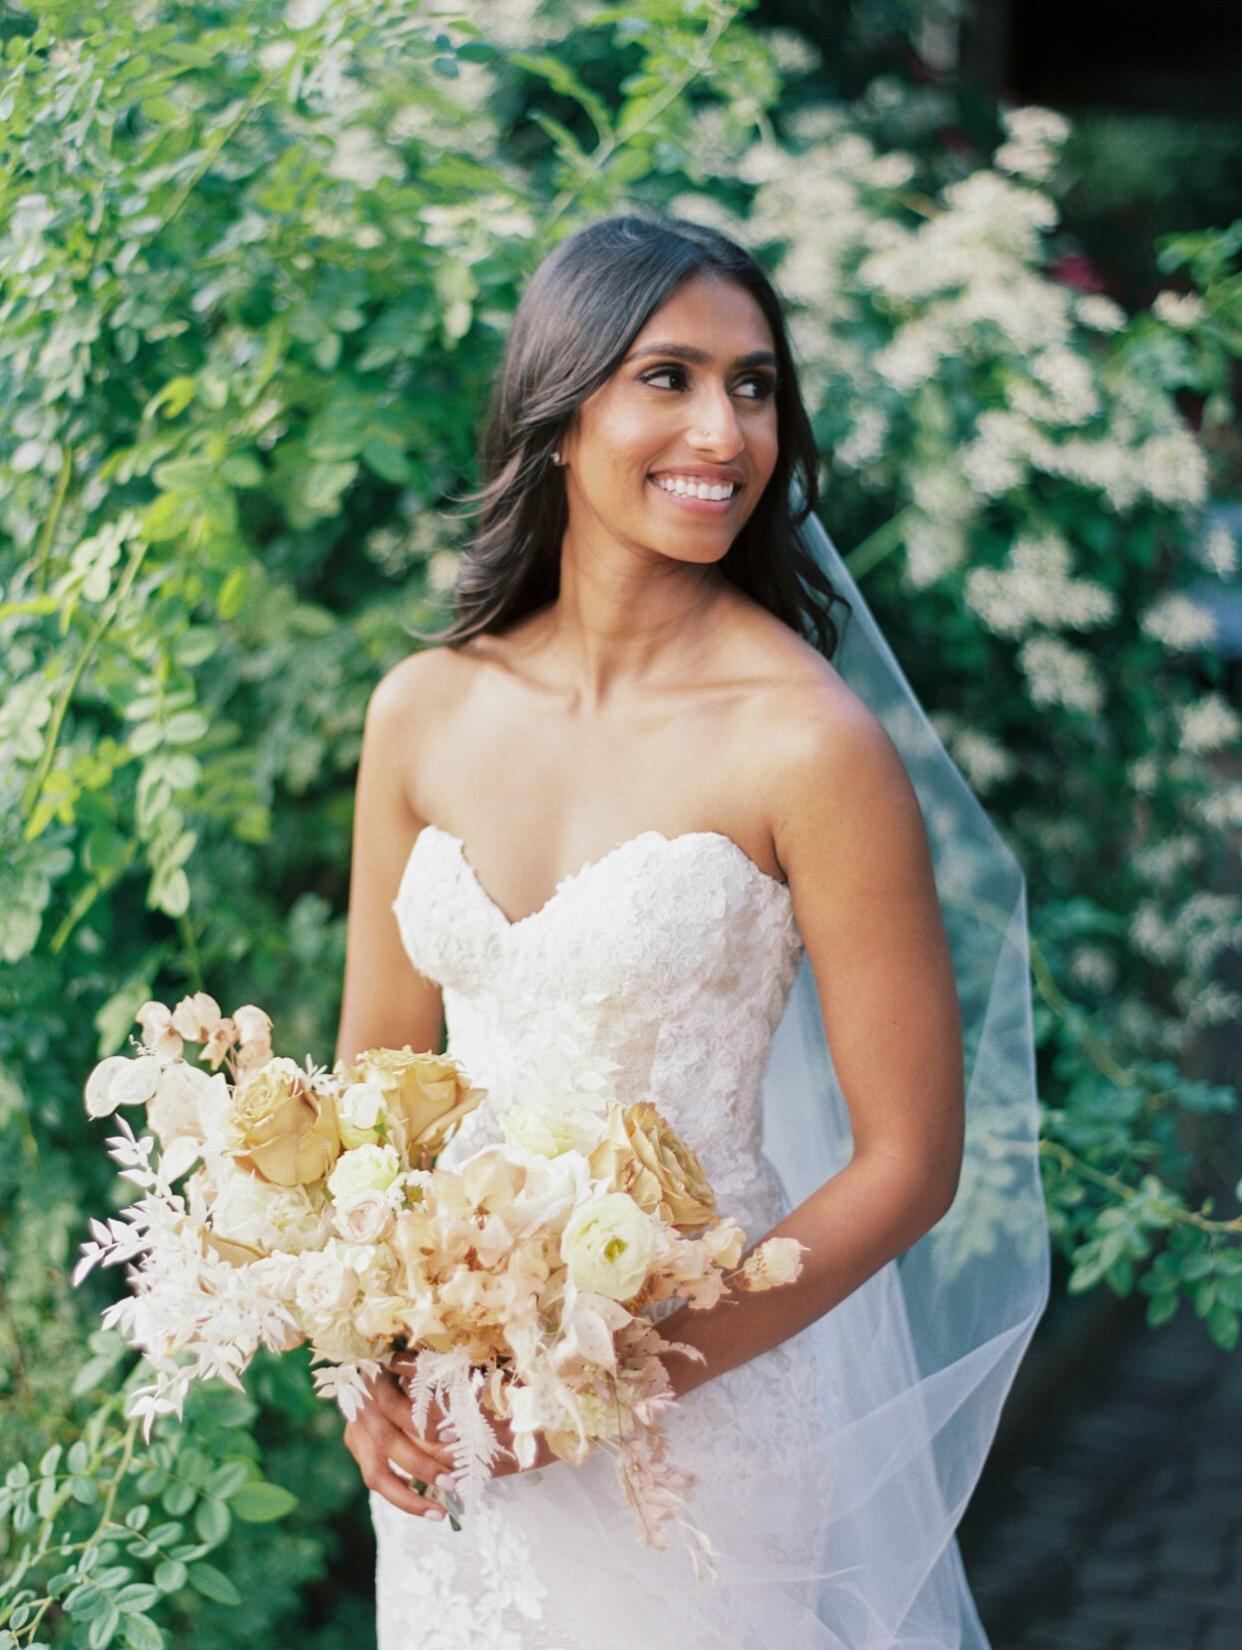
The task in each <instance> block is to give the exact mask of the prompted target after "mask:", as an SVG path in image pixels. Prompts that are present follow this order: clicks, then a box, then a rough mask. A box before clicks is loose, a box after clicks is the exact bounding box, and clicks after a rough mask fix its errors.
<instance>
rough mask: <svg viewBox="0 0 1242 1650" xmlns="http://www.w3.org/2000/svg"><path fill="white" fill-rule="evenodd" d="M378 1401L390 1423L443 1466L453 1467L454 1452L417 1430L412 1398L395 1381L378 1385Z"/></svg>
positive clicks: (447, 1446)
mask: <svg viewBox="0 0 1242 1650" xmlns="http://www.w3.org/2000/svg"><path fill="white" fill-rule="evenodd" d="M376 1403H377V1404H378V1406H379V1408H380V1410H381V1411H382V1413H383V1415H384V1418H385V1420H387V1421H388V1422H389V1424H390V1425H392V1426H394V1427H396V1428H397V1430H398V1431H399V1432H401V1433H402V1434H403V1435H404V1436H405V1437H406V1438H409V1439H411V1440H412V1441H413V1442H414V1444H415V1445H416V1447H417V1448H419V1449H421V1450H423V1451H424V1452H425V1453H427V1454H428V1455H433V1456H434V1457H435V1458H436V1460H437V1462H438V1463H439V1465H440V1466H441V1467H451V1466H452V1465H453V1464H454V1463H453V1452H452V1450H451V1448H450V1447H449V1445H448V1444H447V1443H442V1442H441V1441H439V1440H438V1439H436V1438H429V1437H427V1436H426V1435H425V1434H423V1433H420V1432H417V1431H415V1428H414V1417H413V1414H412V1413H411V1410H410V1400H409V1398H408V1397H407V1396H406V1394H405V1393H404V1392H402V1391H401V1389H400V1387H399V1386H397V1385H396V1383H395V1382H387V1381H385V1382H381V1383H380V1384H379V1385H378V1386H377V1388H376Z"/></svg>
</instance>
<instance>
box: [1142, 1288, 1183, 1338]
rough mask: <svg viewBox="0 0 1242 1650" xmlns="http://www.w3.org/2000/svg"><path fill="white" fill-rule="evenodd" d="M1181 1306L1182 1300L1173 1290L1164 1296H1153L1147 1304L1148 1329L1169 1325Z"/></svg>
mask: <svg viewBox="0 0 1242 1650" xmlns="http://www.w3.org/2000/svg"><path fill="white" fill-rule="evenodd" d="M1180 1305H1181V1298H1180V1296H1179V1295H1178V1294H1177V1293H1176V1292H1175V1291H1173V1290H1170V1291H1169V1292H1168V1293H1167V1294H1164V1295H1153V1296H1152V1298H1151V1299H1150V1300H1149V1301H1148V1303H1147V1327H1148V1328H1149V1329H1159V1327H1160V1325H1161V1324H1162V1323H1168V1321H1169V1319H1170V1318H1171V1317H1173V1315H1174V1314H1175V1313H1176V1311H1177V1309H1178V1307H1179V1306H1180Z"/></svg>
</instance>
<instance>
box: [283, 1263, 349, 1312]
mask: <svg viewBox="0 0 1242 1650" xmlns="http://www.w3.org/2000/svg"><path fill="white" fill-rule="evenodd" d="M357 1296H358V1274H357V1273H356V1272H355V1271H354V1269H353V1268H352V1267H351V1266H347V1265H345V1263H344V1262H343V1261H342V1260H341V1257H340V1256H339V1255H337V1254H334V1253H333V1252H332V1250H331V1249H320V1250H317V1251H315V1252H314V1253H312V1254H309V1255H304V1256H303V1257H302V1261H301V1265H300V1267H299V1269H298V1284H297V1303H298V1305H299V1306H300V1307H301V1308H302V1310H303V1312H313V1313H316V1314H322V1315H329V1314H331V1313H333V1312H343V1311H344V1310H345V1308H346V1307H347V1306H352V1305H353V1303H354V1301H355V1300H356V1299H357Z"/></svg>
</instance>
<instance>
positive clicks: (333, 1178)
mask: <svg viewBox="0 0 1242 1650" xmlns="http://www.w3.org/2000/svg"><path fill="white" fill-rule="evenodd" d="M400 1173H401V1159H400V1158H399V1157H398V1156H397V1151H396V1147H395V1146H355V1147H354V1148H353V1149H352V1151H347V1152H342V1153H341V1155H340V1157H339V1158H338V1159H337V1164H336V1167H335V1169H333V1171H332V1173H331V1174H330V1175H329V1176H328V1190H329V1192H331V1194H332V1201H333V1202H334V1203H335V1204H336V1206H337V1208H338V1209H342V1208H346V1207H348V1205H349V1204H351V1203H357V1202H358V1201H359V1199H360V1198H364V1197H369V1196H371V1195H373V1194H374V1193H383V1192H386V1191H387V1190H388V1188H389V1187H390V1186H391V1185H393V1184H394V1182H395V1181H396V1178H397V1176H398V1175H399V1174H400Z"/></svg>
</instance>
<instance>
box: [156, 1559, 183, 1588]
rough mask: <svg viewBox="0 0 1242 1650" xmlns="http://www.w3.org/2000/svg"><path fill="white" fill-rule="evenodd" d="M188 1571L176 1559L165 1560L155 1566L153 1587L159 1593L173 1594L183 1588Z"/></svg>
mask: <svg viewBox="0 0 1242 1650" xmlns="http://www.w3.org/2000/svg"><path fill="white" fill-rule="evenodd" d="M188 1579H189V1571H188V1570H187V1569H186V1567H185V1565H184V1564H183V1563H182V1562H181V1560H180V1559H178V1558H165V1559H163V1560H162V1561H161V1562H160V1563H159V1564H157V1565H156V1566H155V1585H156V1586H157V1587H158V1588H159V1590H160V1592H161V1593H175V1592H178V1591H179V1590H180V1589H181V1588H182V1587H184V1586H185V1584H186V1581H187V1580H188Z"/></svg>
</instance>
